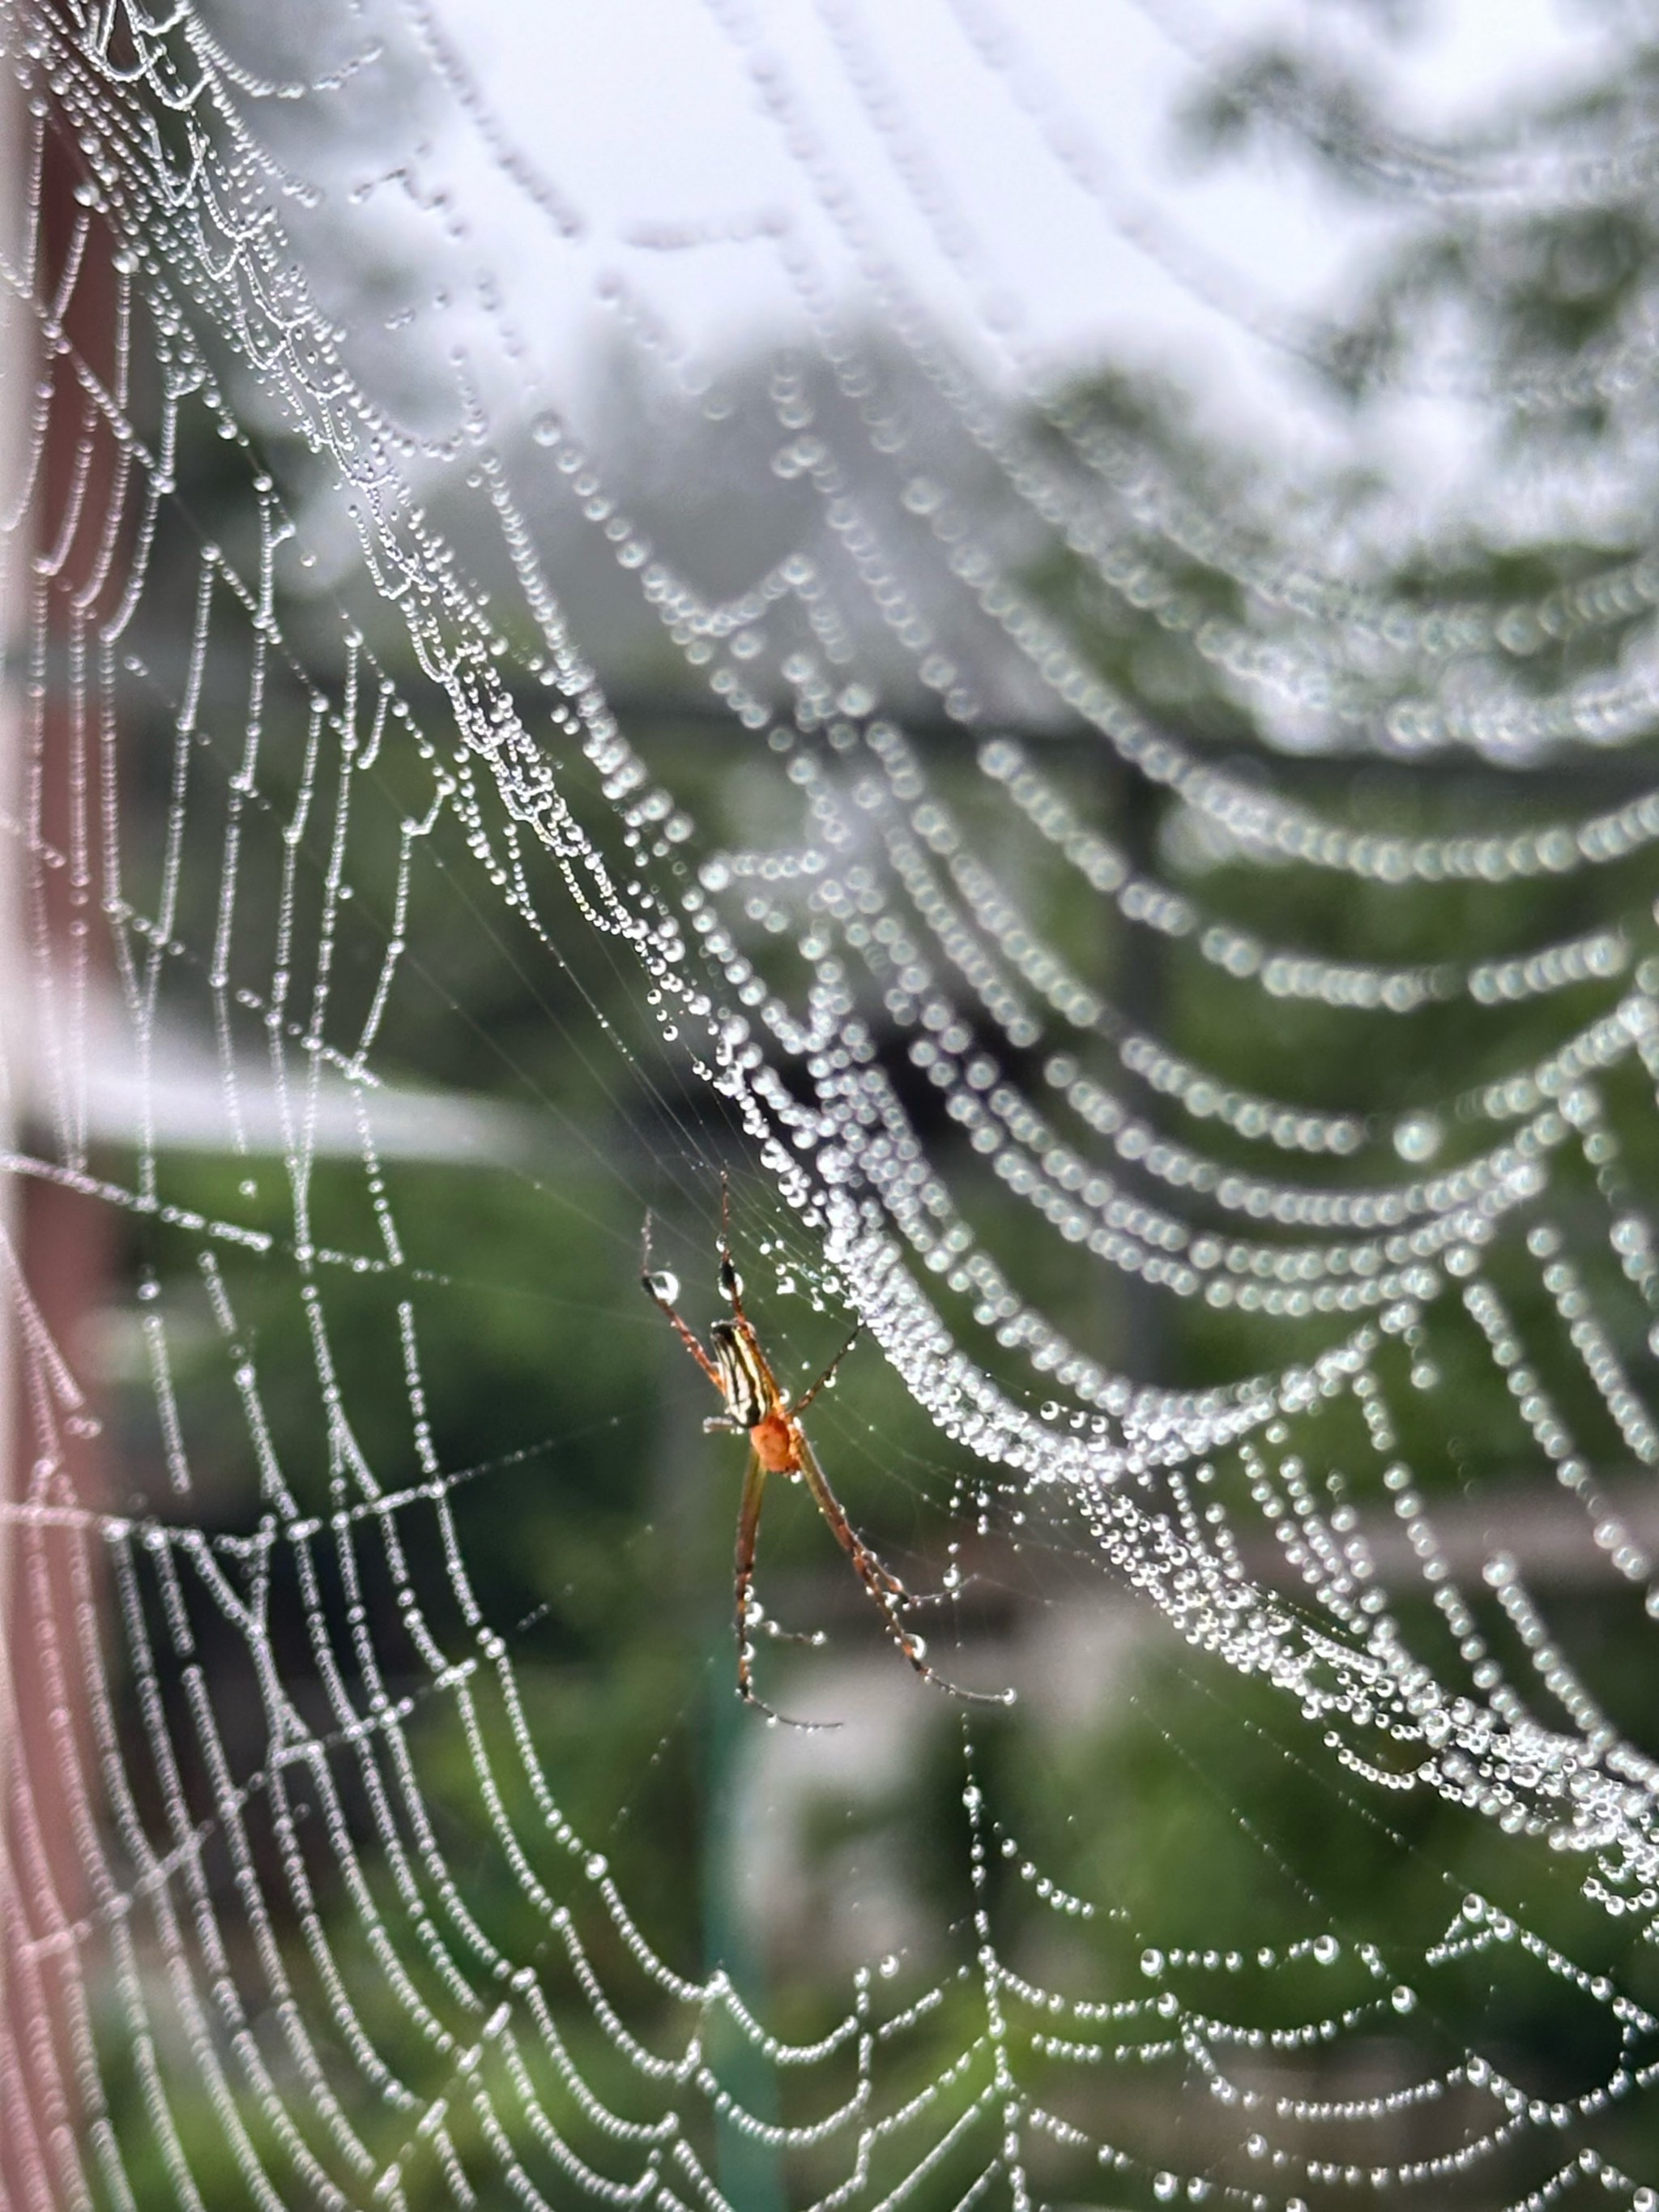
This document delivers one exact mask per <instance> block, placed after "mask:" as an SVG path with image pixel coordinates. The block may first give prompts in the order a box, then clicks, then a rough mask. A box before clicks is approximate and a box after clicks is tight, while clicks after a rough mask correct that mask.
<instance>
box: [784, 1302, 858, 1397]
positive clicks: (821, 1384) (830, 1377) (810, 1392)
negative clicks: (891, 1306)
mask: <svg viewBox="0 0 1659 2212" xmlns="http://www.w3.org/2000/svg"><path fill="white" fill-rule="evenodd" d="M863 1327H864V1323H863V1322H861V1321H855V1322H854V1323H853V1334H851V1335H850V1336H849V1337H848V1340H847V1341H846V1343H845V1344H843V1345H842V1348H841V1350H840V1351H839V1352H837V1353H836V1356H835V1358H833V1359H832V1360H831V1361H830V1362H829V1365H828V1366H827V1367H826V1368H825V1369H824V1370H823V1374H822V1375H820V1376H819V1377H818V1379H817V1382H816V1383H812V1384H811V1386H810V1388H809V1389H806V1390H805V1391H804V1392H803V1393H802V1395H801V1396H800V1397H799V1399H798V1400H797V1401H796V1403H795V1405H794V1406H793V1407H792V1408H791V1410H792V1411H793V1413H794V1414H795V1415H796V1417H797V1419H799V1416H800V1415H801V1414H802V1413H805V1411H806V1408H807V1407H809V1406H810V1405H811V1402H812V1401H813V1399H814V1398H816V1397H817V1395H818V1392H819V1391H820V1390H827V1389H829V1385H830V1384H831V1383H833V1382H834V1381H835V1379H836V1368H838V1367H839V1366H840V1365H841V1363H842V1360H843V1359H845V1358H846V1357H847V1355H848V1352H850V1351H851V1350H852V1349H853V1346H854V1345H855V1344H856V1343H857V1342H858V1340H859V1331H860V1329H861V1328H863Z"/></svg>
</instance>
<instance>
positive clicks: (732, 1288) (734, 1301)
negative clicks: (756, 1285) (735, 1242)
mask: <svg viewBox="0 0 1659 2212" xmlns="http://www.w3.org/2000/svg"><path fill="white" fill-rule="evenodd" d="M719 1249H720V1291H721V1294H722V1296H723V1297H725V1299H726V1303H727V1304H728V1305H729V1306H730V1307H731V1309H732V1312H733V1313H734V1314H736V1316H737V1317H738V1320H739V1321H746V1320H747V1319H748V1316H747V1315H746V1314H745V1313H744V1310H743V1278H742V1276H741V1275H739V1274H738V1271H737V1268H736V1267H735V1266H734V1265H733V1264H732V1185H731V1182H729V1180H728V1179H727V1176H726V1170H725V1169H724V1168H722V1169H721V1170H720V1247H719Z"/></svg>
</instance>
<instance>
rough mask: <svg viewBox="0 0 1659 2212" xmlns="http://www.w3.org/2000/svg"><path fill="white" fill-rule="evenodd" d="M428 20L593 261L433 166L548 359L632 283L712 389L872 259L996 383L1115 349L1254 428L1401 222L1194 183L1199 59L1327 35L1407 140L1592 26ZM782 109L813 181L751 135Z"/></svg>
mask: <svg viewBox="0 0 1659 2212" xmlns="http://www.w3.org/2000/svg"><path fill="white" fill-rule="evenodd" d="M435 6H436V9H437V13H438V16H439V20H440V21H441V22H442V23H443V25H444V27H445V30H446V35H447V37H448V38H449V39H450V40H451V41H452V42H453V46H454V47H455V49H456V50H457V52H459V54H460V55H462V56H463V57H464V58H465V63H466V65H467V67H468V68H469V69H470V70H471V71H472V72H473V73H474V75H475V76H476V77H477V80H478V82H479V83H480V85H481V87H482V88H483V91H484V94H485V95H486V98H487V100H488V101H489V104H490V106H491V107H492V108H493V109H494V111H495V113H496V115H497V116H498V117H499V118H500V121H501V125H502V126H503V128H504V130H505V131H506V132H507V134H508V136H509V137H511V139H512V140H513V141H514V142H515V143H516V145H517V146H518V148H519V149H521V150H522V152H523V153H524V155H526V156H527V157H528V158H529V160H530V161H533V162H534V163H535V164H536V165H537V166H538V167H539V169H540V170H541V171H542V172H543V173H544V177H545V179H547V180H548V182H549V184H550V185H551V187H552V189H553V192H554V194H555V195H556V197H558V198H559V199H560V200H562V202H564V203H565V204H568V207H569V208H570V210H573V211H574V213H575V214H576V215H577V216H579V217H580V223H581V227H582V235H581V236H580V239H579V240H575V241H574V242H571V243H568V244H562V243H560V242H558V240H556V234H555V232H554V229H553V228H552V226H551V225H550V222H549V221H548V220H547V218H546V216H545V215H544V214H542V213H538V212H537V211H536V210H532V208H531V206H530V204H529V203H528V202H527V201H526V198H525V197H523V196H522V195H521V194H516V193H514V192H513V191H511V190H510V189H509V188H508V186H507V184H506V182H505V180H504V179H501V177H500V176H499V175H498V174H492V173H490V172H489V169H488V167H487V165H486V164H485V163H484V162H483V160H482V159H481V158H480V156H479V155H478V154H477V152H476V151H474V152H471V153H467V152H464V151H461V150H459V148H457V147H453V146H452V147H449V148H447V149H446V154H445V158H447V160H448V161H450V163H451V164H452V165H453V167H454V168H455V170H456V172H457V174H458V180H459V182H460V183H461V185H462V186H463V189H464V194H465V198H466V200H467V202H468V203H469V204H470V205H471V207H472V208H473V209H474V210H476V211H477V213H478V215H479V218H480V220H481V222H482V223H483V227H484V229H485V231H486V233H487V234H488V237H489V250H490V252H491V257H492V258H495V259H496V260H497V262H498V263H499V264H500V265H501V267H502V269H503V270H505V271H506V272H507V282H508V285H509V289H510V290H511V291H512V294H513V304H514V309H515V312H516V313H518V314H519V315H520V318H521V319H523V320H524V321H525V323H526V325H527V327H528V328H529V329H530V331H531V332H532V337H534V338H535V340H536V341H537V343H538V349H539V348H541V347H543V346H544V347H546V348H547V349H549V350H550V354H551V355H553V356H565V358H566V359H567V360H568V356H569V351H570V343H571V337H572V333H573V332H580V331H589V330H591V329H592V328H593V327H594V326H596V325H602V323H603V321H604V319H605V317H606V316H607V315H614V314H616V313H617V312H618V307H617V296H618V295H617V293H616V292H615V289H614V280H615V279H617V278H618V277H619V278H621V279H622V281H623V288H624V289H623V295H621V296H622V297H623V299H624V300H625V301H628V302H630V303H632V307H631V311H633V312H640V313H647V314H648V315H650V316H652V317H653V318H655V319H657V321H658V322H659V324H660V326H661V330H662V331H663V333H664V334H665V343H666V348H667V350H668V351H669V352H671V353H672V354H676V355H678V356H680V357H681V358H682V359H683V361H684V363H685V364H686V366H687V369H688V373H690V374H693V375H695V374H696V364H697V362H699V361H701V360H704V359H714V360H718V359H719V358H720V357H721V356H726V355H728V354H729V353H730V352H731V351H732V349H733V348H734V347H735V346H736V345H738V344H740V343H742V342H743V341H744V340H745V339H747V338H749V337H753V336H761V335H764V336H766V337H772V336H775V335H776V334H777V333H779V332H780V331H783V330H785V329H787V327H788V326H789V325H790V324H791V323H792V321H793V320H794V319H796V318H797V317H798V316H799V291H798V289H797V287H798V285H799V283H800V282H802V281H805V282H807V283H818V282H821V283H823V284H824V285H825V286H826V287H827V288H828V289H829V293H830V294H831V295H833V296H834V297H835V298H836V300H837V301H841V302H843V303H853V304H854V312H856V303H857V301H858V300H859V298H860V294H861V293H862V294H865V295H867V294H868V292H869V290H870V289H871V284H872V266H871V265H866V268H865V269H864V270H860V266H859V263H860V255H861V254H863V255H865V256H866V257H869V256H871V255H873V256H874V257H875V261H876V263H877V264H879V265H878V266H877V267H876V268H875V273H874V277H873V281H874V283H877V284H879V283H883V282H884V281H886V277H887V276H888V274H889V273H893V274H896V276H898V278H899V279H900V281H901V282H902V284H903V285H904V287H905V288H906V289H908V291H909V292H911V293H912V294H913V295H915V296H916V297H918V298H920V299H921V301H923V302H924V303H925V305H926V306H927V309H928V311H929V313H932V314H933V315H934V316H937V317H939V318H941V319H943V320H944V321H945V323H946V325H948V326H949V327H950V328H951V330H952V331H953V333H954V334H955V335H956V336H957V338H958V339H959V340H960V341H962V342H963V343H969V344H971V345H972V346H973V347H974V349H975V352H976V355H977V357H978V358H979V360H980V362H981V365H982V366H983V367H985V368H987V369H990V370H993V371H994V372H995V373H998V374H1002V375H1005V376H1009V377H1013V376H1017V375H1018V374H1020V373H1021V368H1022V364H1024V367H1025V368H1027V369H1028V370H1029V368H1030V367H1031V366H1033V365H1040V364H1042V363H1044V362H1052V361H1054V360H1074V359H1077V358H1079V357H1084V356H1089V355H1091V354H1092V355H1098V354H1099V353H1101V352H1102V351H1104V350H1109V351H1111V352H1114V353H1116V354H1118V355H1124V354H1127V355H1128V356H1130V357H1131V358H1135V359H1139V360H1142V361H1146V360H1149V359H1152V360H1167V361H1171V362H1175V363H1176V364H1178V365H1179V366H1180V367H1181V368H1182V371H1183V372H1184V373H1185V374H1187V375H1188V377H1189V378H1190V379H1192V380H1195V381H1201V382H1203V383H1204V384H1205V385H1206V387H1207V389H1208V390H1209V391H1210V392H1211V393H1212V396H1214V397H1215V398H1216V401H1217V404H1219V405H1221V406H1223V407H1225V405H1227V404H1243V405H1245V406H1247V407H1249V408H1250V409H1252V410H1255V411H1258V412H1263V413H1266V414H1271V413H1272V411H1273V405H1274V392H1275V383H1274V379H1275V376H1276V375H1277V374H1278V373H1279V367H1282V363H1283V355H1282V349H1281V344H1280V341H1282V339H1283V338H1284V337H1286V336H1287V335H1293V334H1294V332H1295V330H1296V328H1297V323H1298V319H1299V317H1300V315H1301V313H1303V312H1304V311H1306V310H1309V309H1311V308H1314V307H1317V306H1319V305H1321V304H1323V303H1326V302H1330V301H1340V299H1341V297H1342V295H1343V294H1344V292H1345V290H1346V289H1347V288H1348V287H1349V286H1350V285H1351V284H1352V282H1353V281H1354V277H1355V275H1356V272H1357V270H1358V268H1359V267H1360V266H1362V265H1363V264H1364V262H1365V260H1366V258H1367V257H1368V256H1370V254H1371V253H1373V252H1375V250H1376V244H1377V242H1378V239H1379V236H1380V235H1381V234H1384V233H1385V231H1386V225H1387V222H1388V221H1389V218H1388V217H1386V216H1383V215H1382V214H1381V213H1379V212H1378V211H1376V210H1364V209H1362V208H1360V207H1359V206H1358V205H1356V204H1354V203H1353V202H1352V201H1344V202H1342V203H1341V204H1337V203H1336V202H1335V201H1334V199H1333V198H1332V197H1330V196H1323V197H1322V196H1320V195H1319V194H1317V193H1316V192H1315V191H1312V190H1310V187H1309V186H1308V185H1307V183H1306V182H1305V180H1304V178H1303V177H1302V176H1301V174H1300V173H1298V171H1297V168H1296V167H1295V166H1294V165H1292V164H1291V163H1290V162H1289V161H1284V160H1281V161H1278V162H1277V163H1266V162H1257V163H1253V164H1252V165H1250V166H1249V167H1248V168H1246V167H1241V166H1239V165H1229V166H1228V167H1225V169H1223V170H1221V171H1219V172H1212V173H1208V174H1200V173H1197V172H1196V171H1195V170H1194V169H1193V167H1191V166H1190V165H1188V166H1186V167H1183V166H1182V163H1181V162H1180V161H1179V160H1178V159H1177V158H1176V156H1175V153H1174V150H1173V149H1172V146H1171V138H1170V127H1169V118H1170V113H1171V111H1172V109H1173V108H1174V107H1175V106H1176V104H1177V103H1178V102H1179V101H1180V100H1182V98H1184V97H1186V96H1188V95H1189V94H1191V93H1192V92H1193V91H1194V89H1195V88H1198V87H1200V85H1201V84H1202V82H1204V76H1205V62H1206V58H1212V57H1213V56H1214V55H1216V54H1217V53H1218V52H1219V51H1222V50H1224V49H1225V46H1226V45H1227V44H1228V42H1230V41H1231V40H1237V39H1238V38H1240V37H1241V36H1243V34H1245V33H1249V32H1250V31H1252V30H1255V29H1260V28H1262V27H1267V26H1268V25H1272V24H1279V25H1283V26H1286V27H1292V28H1295V29H1296V30H1297V32H1298V33H1302V32H1304V31H1305V30H1306V29H1307V28H1308V27H1309V26H1310V24H1312V25H1316V27H1318V30H1319V32H1320V33H1321V35H1322V36H1323V37H1325V38H1327V39H1331V38H1340V39H1342V40H1346V41H1347V42H1348V43H1349V44H1350V45H1352V46H1355V47H1357V48H1358V49H1361V50H1364V51H1366V52H1372V53H1373V54H1374V55H1375V56H1376V59H1377V61H1378V64H1379V66H1381V67H1383V69H1384V70H1386V71H1387V73H1388V76H1389V82H1390V88H1391V94H1392V97H1393V99H1394V100H1395V110H1396V112H1397V113H1398V114H1399V116H1400V117H1401V119H1402V120H1407V121H1411V122H1413V123H1416V124H1419V125H1423V126H1424V127H1426V128H1433V127H1435V126H1436V125H1445V124H1452V123H1457V122H1462V121H1467V120H1469V119H1472V118H1477V117H1479V116H1480V115H1482V114H1484V113H1487V112H1491V111H1492V109H1493V108H1495V107H1496V106H1498V103H1499V102H1501V100H1502V99H1503V98H1504V94H1505V93H1506V92H1508V91H1510V90H1512V89H1514V88H1516V87H1517V86H1522V87H1528V88H1532V87H1535V86H1537V85H1538V84H1539V83H1540V82H1552V83H1554V84H1557V85H1561V84H1564V83H1565V82H1566V81H1568V80H1569V79H1570V78H1571V76H1572V75H1573V74H1574V73H1575V72H1576V70H1578V69H1580V68H1582V67H1584V66H1587V65H1588V64H1589V61H1590V59H1591V57H1592V56H1593V52H1594V42H1595V36H1596V33H1595V24H1594V22H1593V21H1589V19H1588V15H1589V11H1584V10H1581V9H1574V8H1572V7H1571V6H1570V5H1569V6H1558V5H1557V4H1555V0H1461V3H1460V0H1452V4H1449V5H1445V6H1438V7H1437V6H1427V5H1425V6H1423V7H1420V8H1419V9H1417V11H1416V13H1417V14H1418V15H1419V18H1420V21H1421V27H1420V28H1419V32H1418V33H1416V34H1415V35H1413V37H1411V38H1410V39H1408V40H1406V41H1404V42H1403V43H1397V44H1395V45H1392V46H1383V45H1381V44H1379V43H1378V42H1377V41H1376V39H1375V37H1374V35H1373V33H1372V32H1371V30H1370V17H1371V16H1372V15H1373V14H1374V13H1375V12H1376V11H1375V10H1374V9H1373V8H1372V7H1370V5H1367V4H1364V0H1346V4H1345V0H1308V6H1307V7H1306V8H1305V9H1304V8H1302V7H1289V8H1287V7H1285V5H1283V4H1277V5H1274V4H1269V3H1268V0H1229V4H1225V5H1218V6H1216V7H1214V8H1213V9H1212V10H1210V11H1208V12H1206V10H1205V9H1203V8H1201V7H1200V6H1197V5H1194V4H1190V0H994V13H993V11H992V0H878V4H870V0H741V4H739V0H602V4H599V5H595V4H593V0H580V3H579V0H464V4H463V0H435ZM969 23H974V24H977V25H978V27H980V29H981V33H982V32H983V31H984V30H985V28H986V27H987V24H988V25H990V26H993V27H994V26H995V25H1001V26H1003V27H1005V28H1007V29H1012V32H1013V33H1014V35H1015V38H1016V40H1017V42H1018V56H1017V58H1016V59H1015V60H1014V62H1013V64H1012V66H1010V67H1005V68H1002V69H1000V70H999V69H997V68H994V67H992V66H990V65H987V62H986V60H985V59H984V58H982V56H981V54H980V53H978V52H975V47H974V44H973V42H972V40H971V38H970V37H969V33H968V30H967V28H965V27H964V26H965V25H966V24H969ZM745 27H747V28H745ZM836 27H840V30H841V33H842V38H841V41H840V44H839V46H838V43H837V39H836ZM860 67H862V68H864V69H865V70H866V82H865V88H864V90H865V97H863V98H862V99H861V98H860V91H859V89H858V88H857V87H856V86H855V84H854V81H853V80H854V73H855V71H856V70H858V69H860ZM757 68H758V69H759V70H762V71H764V72H767V73H768V74H767V75H766V76H765V77H764V80H763V81H762V80H761V79H759V78H757ZM767 85H769V86H770V87H771V88H773V90H774V91H775V93H777V94H780V95H781V97H782V98H783V99H784V100H787V102H788V103H789V104H790V109H791V116H792V119H793V124H794V125H796V126H797V128H798V130H799V133H800V135H801V137H802V139H803V140H804V142H805V144H806V146H807V148H808V149H809V150H808V151H807V154H806V157H805V161H802V160H800V159H793V158H792V156H791V152H790V149H789V148H788V146H787V143H786V137H787V131H786V128H785V127H782V126H781V125H780V123H779V121H778V120H777V119H776V118H775V117H771V116H769V115H768V114H767V113H766V112H764V101H763V95H764V93H765V89H766V87H767ZM815 152H816V154H817V155H822V158H823V163H824V165H825V167H823V169H821V171H820V173H819V174H818V175H817V178H816V179H815V178H814V177H813V176H812V175H811V173H809V167H810V164H811V161H812V160H813V158H814V155H815ZM1068 163H1069V167H1068ZM907 169H908V173H909V178H910V185H907V183H906V180H905V176H904V174H903V173H902V172H904V171H906V170H907ZM912 186H914V187H915V189H912V188H911V187H912ZM826 191H827V192H828V193H829V195H831V197H834V198H835V199H836V208H837V211H838V213H839V217H840V220H839V221H838V220H837V219H836V213H832V212H831V211H827V210H826V209H825V207H824V205H823V197H822V195H823V193H824V192H826ZM919 197H920V198H922V199H925V200H926V201H927V203H928V204H927V207H926V208H925V209H924V208H923V207H921V206H919V204H918V198H919ZM792 257H793V259H794V261H795V263H796V268H795V271H794V275H793V277H792V275H791V272H790V270H789V268H788V266H787V264H788V263H789V261H790V259H791V258H792Z"/></svg>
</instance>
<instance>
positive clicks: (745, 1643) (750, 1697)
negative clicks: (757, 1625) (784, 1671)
mask: <svg viewBox="0 0 1659 2212" xmlns="http://www.w3.org/2000/svg"><path fill="white" fill-rule="evenodd" d="M765 1495H766V1469H765V1468H764V1467H763V1465H762V1463H761V1455H760V1454H759V1453H758V1452H757V1451H750V1455H749V1464H748V1466H747V1467H746V1468H744V1471H743V1503H742V1504H740V1505H739V1506H738V1557H737V1578H736V1586H735V1589H734V1592H733V1598H732V1602H733V1604H734V1606H735V1608H736V1611H737V1620H738V1696H739V1697H740V1698H741V1699H743V1700H744V1704H745V1705H753V1704H755V1703H756V1702H757V1699H756V1697H755V1682H754V1662H755V1646H754V1643H753V1640H752V1638H750V1632H749V1626H750V1624H749V1595H750V1590H751V1589H753V1588H754V1583H755V1538H756V1536H757V1534H758V1533H759V1529H760V1516H761V1501H762V1500H763V1498H764V1497H765Z"/></svg>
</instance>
